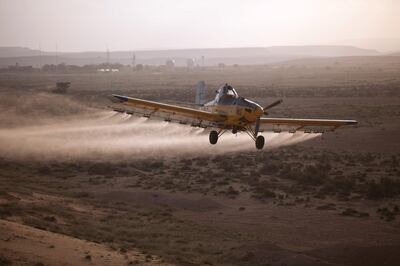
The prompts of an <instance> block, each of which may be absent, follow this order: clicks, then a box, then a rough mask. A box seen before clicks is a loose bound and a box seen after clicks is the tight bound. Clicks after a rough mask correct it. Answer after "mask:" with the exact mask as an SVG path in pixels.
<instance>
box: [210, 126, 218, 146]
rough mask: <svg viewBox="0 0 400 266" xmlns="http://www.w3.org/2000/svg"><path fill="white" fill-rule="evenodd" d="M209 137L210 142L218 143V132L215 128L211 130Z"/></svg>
mask: <svg viewBox="0 0 400 266" xmlns="http://www.w3.org/2000/svg"><path fill="white" fill-rule="evenodd" d="M209 139H210V143H211V144H212V145H214V144H217V141H218V132H217V131H215V130H211V131H210V137H209Z"/></svg>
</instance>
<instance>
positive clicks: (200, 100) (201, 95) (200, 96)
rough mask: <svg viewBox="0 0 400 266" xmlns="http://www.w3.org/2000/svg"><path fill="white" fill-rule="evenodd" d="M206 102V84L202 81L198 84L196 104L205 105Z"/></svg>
mask: <svg viewBox="0 0 400 266" xmlns="http://www.w3.org/2000/svg"><path fill="white" fill-rule="evenodd" d="M205 102H206V83H205V82H204V81H203V80H201V81H199V82H197V86H196V99H195V103H196V104H197V105H203V104H205Z"/></svg>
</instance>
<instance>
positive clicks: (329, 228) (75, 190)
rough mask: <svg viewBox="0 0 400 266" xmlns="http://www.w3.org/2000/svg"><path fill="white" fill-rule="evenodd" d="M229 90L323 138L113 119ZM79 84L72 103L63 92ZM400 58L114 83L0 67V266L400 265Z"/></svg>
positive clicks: (151, 73) (150, 73) (146, 75)
mask: <svg viewBox="0 0 400 266" xmlns="http://www.w3.org/2000/svg"><path fill="white" fill-rule="evenodd" d="M199 80H204V81H205V82H206V84H207V88H208V91H207V94H208V97H209V98H211V97H212V96H213V94H214V90H215V88H217V87H218V86H219V85H221V84H224V83H226V82H227V83H230V84H231V85H232V86H234V87H235V88H236V90H237V91H238V93H239V94H240V95H242V96H244V97H246V98H250V99H252V100H255V101H258V102H259V103H260V104H262V105H264V106H266V105H267V104H269V103H271V102H273V101H274V100H276V99H280V98H282V99H283V100H284V102H283V104H281V105H280V106H277V107H276V108H274V109H272V110H271V112H270V116H275V117H294V118H336V119H356V120H358V121H359V125H358V126H357V127H353V126H351V127H347V128H343V129H339V130H336V131H334V132H328V133H325V134H322V135H320V134H306V133H300V132H298V133H295V134H294V135H293V134H289V133H280V134H278V133H273V132H264V133H263V134H264V136H265V138H266V146H265V148H264V149H263V150H262V151H258V150H256V149H255V147H254V143H253V142H252V141H251V140H250V138H249V137H248V136H247V135H245V134H238V135H237V136H236V135H233V134H226V135H223V136H222V137H221V139H220V140H219V142H218V144H217V145H215V146H212V145H210V144H209V143H208V135H207V131H206V130H205V131H204V130H202V129H197V128H192V127H190V126H187V125H186V126H185V125H179V124H168V123H167V122H164V121H159V120H157V119H149V120H148V119H146V118H143V117H134V116H129V115H126V114H120V113H115V112H113V111H112V110H111V109H109V108H108V106H109V104H110V102H109V99H108V96H109V95H110V94H112V93H117V94H124V95H128V96H132V97H139V98H144V99H149V100H157V101H161V102H166V103H179V104H190V103H193V102H194V97H195V86H196V83H197V81H199ZM58 81H69V82H71V84H72V85H71V88H69V89H68V92H67V93H66V94H55V93H53V92H52V91H53V90H54V87H55V83H56V82H58ZM399 117H400V57H398V56H397V57H396V56H371V57H343V58H330V59H327V58H315V59H302V60H294V61H290V62H286V63H276V64H269V65H257V66H225V67H206V68H195V69H187V68H179V67H177V68H175V69H165V68H161V67H151V66H149V67H145V68H144V69H142V70H140V71H136V70H135V71H133V70H132V69H128V70H124V71H120V72H119V73H109V74H104V73H73V72H65V73H44V72H32V73H8V72H2V73H0V169H1V170H0V265H135V264H137V265H398V262H399V261H400V253H399V250H400V142H399V136H400V122H399V121H400V120H399Z"/></svg>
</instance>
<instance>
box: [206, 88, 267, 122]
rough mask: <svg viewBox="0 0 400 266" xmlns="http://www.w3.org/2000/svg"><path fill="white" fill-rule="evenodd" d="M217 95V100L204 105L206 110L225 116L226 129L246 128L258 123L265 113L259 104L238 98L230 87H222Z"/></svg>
mask: <svg viewBox="0 0 400 266" xmlns="http://www.w3.org/2000/svg"><path fill="white" fill-rule="evenodd" d="M216 93H217V94H216V96H215V99H214V100H212V101H210V102H208V103H206V104H205V105H204V110H205V111H208V112H212V113H216V114H219V115H222V116H225V117H226V119H225V121H224V126H226V127H231V126H238V127H244V126H246V125H248V124H252V123H254V122H255V121H257V119H258V118H260V117H261V116H262V115H263V113H264V111H263V108H262V107H261V106H260V105H259V104H257V103H255V102H253V101H250V100H248V99H246V98H243V97H240V96H238V94H237V93H236V91H235V90H234V89H233V88H232V87H231V86H229V85H225V86H223V87H221V88H220V89H218V90H217V91H216Z"/></svg>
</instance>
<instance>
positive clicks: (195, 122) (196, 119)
mask: <svg viewBox="0 0 400 266" xmlns="http://www.w3.org/2000/svg"><path fill="white" fill-rule="evenodd" d="M204 96H205V83H204V81H200V82H199V83H198V84H197V91H196V104H197V105H199V106H200V107H201V109H200V108H193V107H187V106H178V105H172V104H166V103H160V102H155V101H148V100H143V99H138V98H131V97H127V96H123V95H118V94H113V95H112V97H111V99H112V101H113V102H114V103H116V104H117V106H110V107H111V108H113V110H114V111H116V112H121V113H127V114H131V115H133V114H136V115H140V116H144V117H147V118H150V117H153V116H154V117H159V118H163V119H164V121H167V122H177V123H180V124H183V125H187V124H190V125H191V126H193V127H200V128H211V129H212V130H211V131H210V132H209V142H210V144H213V145H215V144H216V143H217V142H218V139H219V138H220V137H221V136H222V135H223V134H224V133H225V132H227V131H231V132H232V133H233V134H236V133H238V132H245V133H247V134H248V135H249V136H250V138H251V139H252V140H253V141H254V142H255V146H256V148H257V149H259V150H261V149H262V148H263V147H264V144H265V138H264V137H263V136H262V135H261V134H260V133H261V132H264V130H272V131H274V132H276V133H279V132H282V130H285V131H286V130H287V131H288V132H290V133H295V132H296V131H304V132H305V133H311V132H314V133H324V132H325V131H333V130H335V129H336V128H339V127H342V126H346V125H356V124H357V123H358V122H357V121H356V120H332V119H299V118H272V117H263V116H267V115H268V110H269V109H271V108H273V107H275V106H277V105H279V104H281V103H282V102H283V100H278V101H275V102H273V103H271V104H270V105H268V106H266V107H262V106H261V105H259V104H258V103H256V102H254V101H251V100H249V99H246V98H244V97H241V96H239V95H238V93H237V92H236V90H235V89H234V88H233V87H232V86H231V85H228V84H225V85H222V86H221V87H220V88H219V89H218V90H216V95H215V98H214V100H212V101H209V102H207V103H205V100H204Z"/></svg>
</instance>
